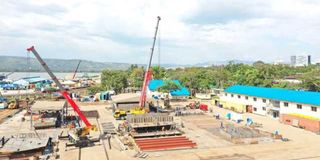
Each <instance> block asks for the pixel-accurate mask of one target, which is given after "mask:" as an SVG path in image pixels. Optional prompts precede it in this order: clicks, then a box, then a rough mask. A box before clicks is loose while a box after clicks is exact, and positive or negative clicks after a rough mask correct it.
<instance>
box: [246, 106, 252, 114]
mask: <svg viewBox="0 0 320 160" xmlns="http://www.w3.org/2000/svg"><path fill="white" fill-rule="evenodd" d="M246 112H247V113H252V105H246Z"/></svg>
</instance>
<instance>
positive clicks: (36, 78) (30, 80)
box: [21, 76, 48, 83]
mask: <svg viewBox="0 0 320 160" xmlns="http://www.w3.org/2000/svg"><path fill="white" fill-rule="evenodd" d="M21 79H22V80H25V81H27V82H28V83H36V82H42V81H48V79H46V78H41V77H40V76H34V77H24V78H21Z"/></svg>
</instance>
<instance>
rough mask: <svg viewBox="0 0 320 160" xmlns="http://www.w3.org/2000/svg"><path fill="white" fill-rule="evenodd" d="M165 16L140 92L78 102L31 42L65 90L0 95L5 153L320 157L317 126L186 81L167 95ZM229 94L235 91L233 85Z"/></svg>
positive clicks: (160, 159)
mask: <svg viewBox="0 0 320 160" xmlns="http://www.w3.org/2000/svg"><path fill="white" fill-rule="evenodd" d="M160 20H161V19H160V17H158V18H157V24H156V30H155V34H154V41H153V45H152V48H151V56H150V60H149V63H148V66H147V67H146V71H145V73H144V74H145V75H144V79H143V85H142V87H141V90H140V92H138V93H121V94H113V93H112V94H111V92H108V93H99V96H98V97H100V101H99V102H97V101H79V100H78V99H80V98H79V97H85V96H87V95H85V93H79V95H78V96H74V90H73V89H72V88H68V89H67V88H66V87H65V85H63V84H62V83H61V82H60V80H59V79H58V78H57V77H56V76H55V74H54V73H53V72H52V71H51V69H50V68H49V66H48V65H47V64H46V62H45V61H44V60H43V59H42V58H41V56H40V54H39V53H38V52H37V51H36V48H35V47H34V46H32V47H30V48H28V49H27V51H28V52H29V53H28V54H33V55H34V56H35V58H36V59H37V60H38V61H39V63H40V64H41V66H42V67H43V69H44V70H45V71H46V72H47V73H48V75H49V76H50V78H51V80H52V81H53V83H54V85H55V86H56V87H57V88H58V92H59V96H58V97H59V98H55V99H50V98H36V97H35V96H30V97H29V96H28V95H27V94H26V95H25V96H24V98H19V99H18V98H17V99H16V101H14V102H11V103H10V104H6V101H5V99H7V98H9V97H5V96H1V97H0V98H2V99H3V105H4V106H5V105H6V107H3V109H2V110H0V159H3V160H9V159H16V160H24V159H63V160H64V159H66V160H67V159H68V160H81V159H82V160H87V159H90V160H101V159H107V160H119V159H121V160H126V159H128V160H129V159H150V160H151V159H155V160H167V159H175V160H215V159H216V160H255V159H263V160H269V159H270V160H271V159H290V160H298V159H308V160H316V159H320V153H319V147H320V137H319V133H317V132H316V131H317V130H316V129H317V128H316V129H314V130H315V132H311V131H307V130H304V128H303V127H301V125H300V126H299V125H297V126H298V127H297V126H291V125H286V124H284V123H280V122H279V120H278V119H271V118H269V117H266V116H261V115H257V114H252V106H247V108H250V109H248V110H250V112H249V111H248V112H242V111H241V113H239V112H240V111H238V110H237V109H235V107H234V103H227V102H224V103H221V104H224V105H225V106H226V105H227V104H231V107H230V108H231V109H228V108H227V109H226V108H223V106H222V105H221V104H220V103H219V102H218V101H217V99H211V97H210V96H209V97H205V98H201V97H200V98H197V97H194V96H190V92H189V90H188V89H187V88H186V87H183V86H182V85H181V84H180V82H179V81H174V80H173V81H172V83H175V84H176V85H178V86H179V89H176V90H174V91H170V96H171V97H169V95H168V94H161V95H160V94H159V93H158V88H159V86H160V87H161V86H163V85H164V83H165V82H164V81H163V80H156V79H153V77H152V70H151V66H152V64H151V62H152V57H153V51H154V47H155V43H156V39H157V32H158V27H159V22H160ZM79 64H80V63H79ZM77 68H78V66H77ZM219 92H220V91H219ZM227 93H228V94H232V98H233V97H234V95H233V94H235V92H234V91H232V90H231V91H230V89H229V90H228V92H226V94H225V95H226V96H227ZM81 94H82V95H81ZM221 95H223V93H215V96H216V97H217V96H221ZM101 97H102V98H101ZM172 97H174V98H172ZM237 97H238V99H240V98H241V95H240V93H239V96H237ZM87 98H90V97H87ZM270 99H271V98H270ZM278 103H280V102H278ZM242 106H245V105H242ZM243 108H245V107H243ZM253 110H254V111H255V110H256V109H253ZM278 110H279V109H278ZM278 110H277V111H278ZM272 113H273V115H274V116H275V117H276V116H278V112H275V111H274V112H272ZM317 121H318V120H317ZM288 123H289V122H288Z"/></svg>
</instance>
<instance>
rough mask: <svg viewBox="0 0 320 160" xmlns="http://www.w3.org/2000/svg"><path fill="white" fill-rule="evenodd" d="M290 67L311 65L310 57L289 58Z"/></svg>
mask: <svg viewBox="0 0 320 160" xmlns="http://www.w3.org/2000/svg"><path fill="white" fill-rule="evenodd" d="M290 61H291V66H294V67H302V66H308V65H311V55H308V56H306V55H299V56H291V57H290Z"/></svg>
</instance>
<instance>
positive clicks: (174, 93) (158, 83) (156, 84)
mask: <svg viewBox="0 0 320 160" xmlns="http://www.w3.org/2000/svg"><path fill="white" fill-rule="evenodd" d="M169 81H172V82H174V83H176V84H177V85H179V86H181V89H179V90H175V91H171V92H170V94H171V96H189V95H190V92H189V90H188V89H187V88H186V87H183V86H182V85H181V83H180V82H179V80H169ZM164 84H165V81H164V80H158V79H153V80H150V82H149V85H148V87H149V89H150V90H151V91H156V90H157V88H159V87H161V86H163V85H164Z"/></svg>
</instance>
